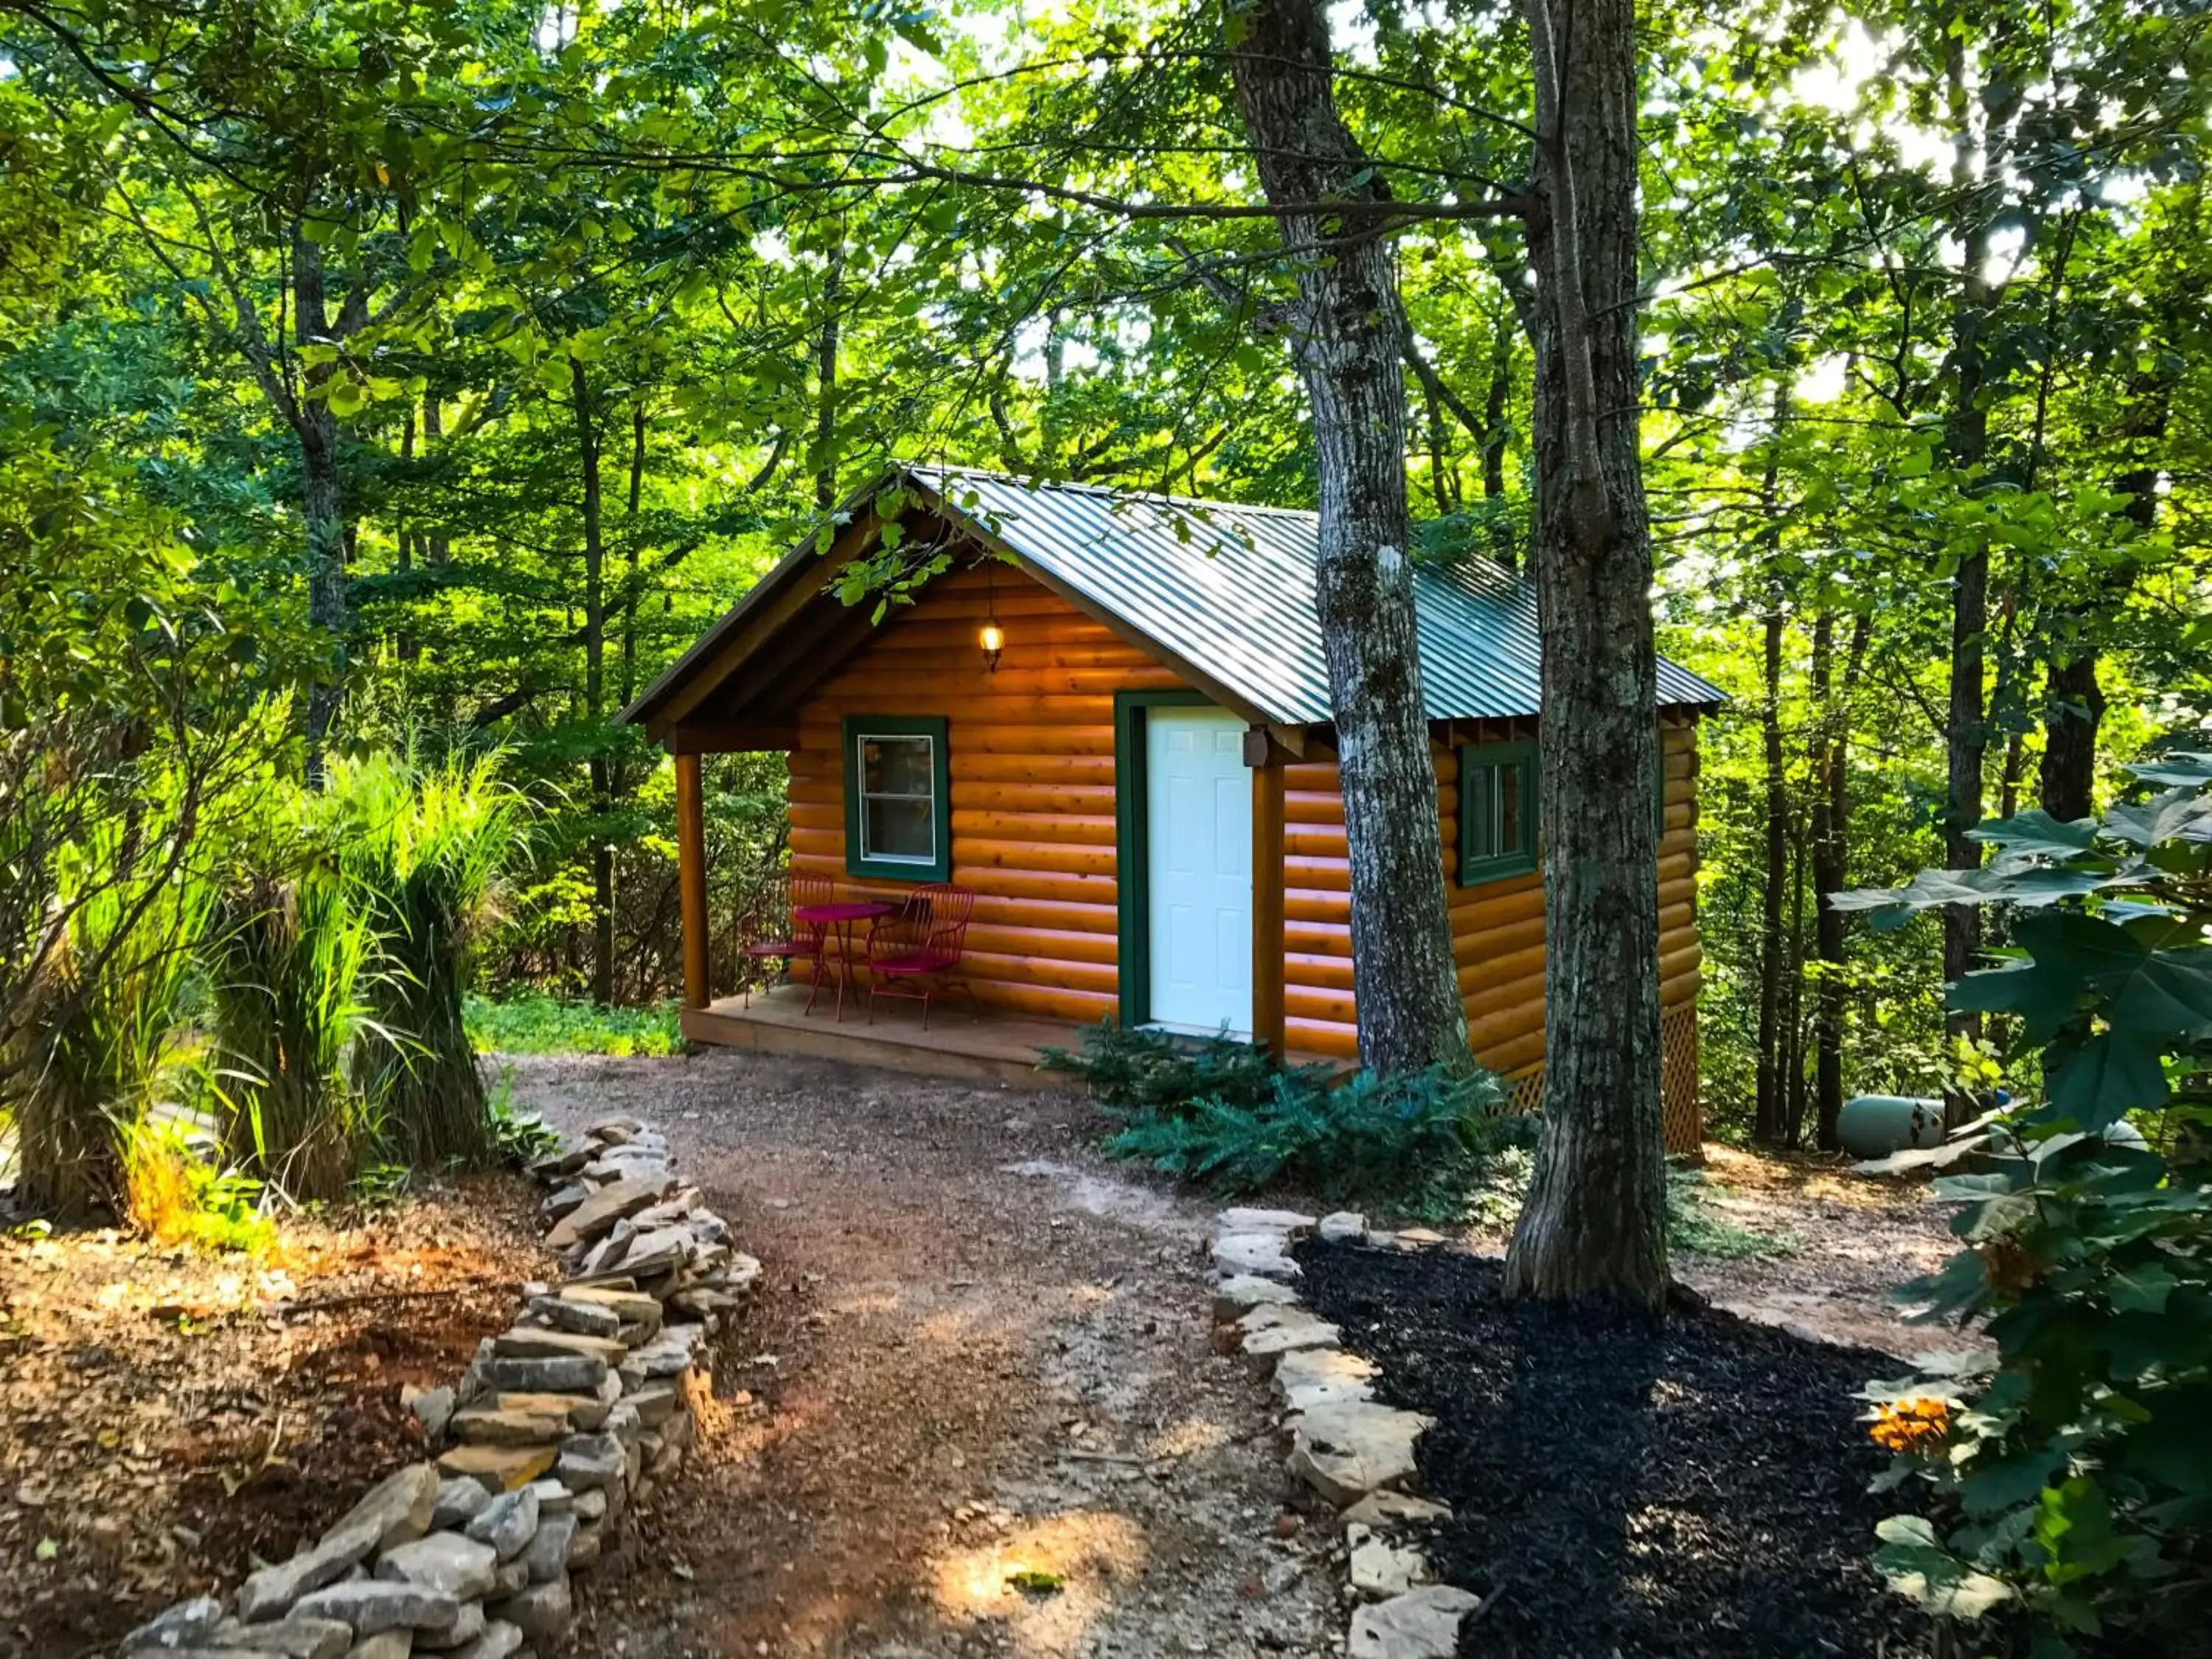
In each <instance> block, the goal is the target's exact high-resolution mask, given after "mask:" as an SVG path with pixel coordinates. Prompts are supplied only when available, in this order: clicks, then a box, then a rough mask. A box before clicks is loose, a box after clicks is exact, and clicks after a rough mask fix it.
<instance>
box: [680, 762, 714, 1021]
mask: <svg viewBox="0 0 2212 1659" xmlns="http://www.w3.org/2000/svg"><path fill="white" fill-rule="evenodd" d="M676 878H677V891H678V911H679V912H680V914H681V915H682V916H683V928H684V1006H685V1007H686V1008H703V1007H705V1006H707V1000H708V990H707V819H706V809H705V802H704V799H703V798H702V794H701V792H700V787H699V757H698V756H696V755H678V756H677V757H676Z"/></svg>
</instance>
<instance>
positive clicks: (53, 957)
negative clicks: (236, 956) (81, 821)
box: [7, 801, 210, 1222]
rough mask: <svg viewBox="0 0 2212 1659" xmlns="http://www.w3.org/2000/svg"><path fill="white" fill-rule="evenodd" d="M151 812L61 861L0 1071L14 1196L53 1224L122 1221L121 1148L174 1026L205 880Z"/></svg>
mask: <svg viewBox="0 0 2212 1659" xmlns="http://www.w3.org/2000/svg"><path fill="white" fill-rule="evenodd" d="M172 833H173V827H172V828H164V827H163V825H162V824H161V807H160V805H159V804H158V801H157V803H156V805H155V806H154V807H152V808H150V809H149V810H147V811H144V812H143V813H142V814H141V815H140V816H139V817H137V820H136V821H135V822H134V821H131V820H130V819H127V818H125V817H122V816H120V815H118V816H116V817H108V818H105V819H102V820H100V821H99V822H97V823H94V824H93V825H91V826H90V828H89V830H88V834H87V835H86V836H85V838H84V839H83V841H82V842H80V843H78V844H76V845H75V846H72V847H71V848H68V849H67V854H66V856H65V857H64V859H63V860H62V861H61V862H62V868H61V872H60V874H61V889H60V891H59V892H58V895H57V896H56V900H55V915H56V916H57V918H58V920H57V921H55V923H54V924H53V925H54V926H55V927H56V928H57V931H58V938H57V939H55V940H54V941H53V943H52V946H51V948H50V949H49V951H48V952H47V955H46V963H45V965H44V968H43V970H42V972H41V974H40V978H39V980H38V981H36V983H35V984H34V985H33V989H32V994H31V1002H30V1009H31V1012H30V1018H29V1019H28V1021H27V1025H26V1028H25V1030H24V1031H23V1032H22V1034H21V1036H20V1037H19V1038H18V1040H17V1043H18V1052H17V1054H15V1055H14V1056H11V1061H12V1063H11V1064H10V1065H9V1066H8V1067H7V1075H8V1081H9V1085H10V1089H9V1116H10V1117H11V1118H12V1119H13V1121H14V1125H15V1141H16V1157H17V1160H18V1162H19V1164H20V1165H21V1198H22V1200H23V1201H24V1202H25V1203H26V1205H27V1206H28V1207H29V1208H31V1209H32V1210H33V1211H35V1212H39V1213H40V1214H43V1215H46V1216H49V1217H51V1218H53V1219H56V1220H59V1221H65V1222H80V1221H85V1220H89V1219H91V1218H94V1216H96V1215H99V1214H101V1213H105V1214H107V1215H111V1216H118V1215H120V1214H122V1213H123V1212H125V1210H126V1209H127V1208H128V1205H129V1196H128V1192H127V1188H128V1180H127V1167H126V1166H127V1158H126V1152H127V1149H128V1147H129V1146H130V1144H131V1136H132V1133H133V1132H134V1130H135V1128H136V1127H137V1125H138V1123H139V1122H140V1121H142V1119H143V1117H144V1116H145V1114H146V1112H147V1110H148V1109H149V1106H150V1105H151V1103H152V1100H153V1091H154V1087H155V1079H156V1078H157V1076H158V1075H159V1074H160V1073H161V1068H162V1065H163V1062H164V1059H165V1056H166V1055H167V1052H168V1049H169V1046H170V1043H171V1041H172V1039H173V1036H174V1033H175V1031H176V1028H177V1023H178V1010H179V1004H180V1002H181V1000H182V998H183V995H184V993H185V984H186V980H187V975H188V971H189V969H190V964H191V945H192V943H193V941H194V939H196V937H197V933H198V931H199V928H200V927H201V926H202V923H203V921H204V917H205V915H206V914H207V909H208V905H209V900H210V892H209V889H208V886H207V884H206V882H205V881H204V878H202V877H201V876H200V874H199V873H198V872H197V870H196V869H194V868H193V867H192V866H191V865H190V864H189V863H188V862H186V861H185V860H182V859H179V858H176V857H173V856H171V855H170V850H169V837H170V836H171V834H172Z"/></svg>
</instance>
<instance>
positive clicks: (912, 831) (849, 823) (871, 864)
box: [845, 714, 952, 881]
mask: <svg viewBox="0 0 2212 1659" xmlns="http://www.w3.org/2000/svg"><path fill="white" fill-rule="evenodd" d="M949 779H950V774H949V768H948V763H947V758H946V755H945V720H943V719H942V718H941V717H936V716H925V717H921V718H916V717H915V716H912V715H891V714H881V715H867V714H851V715H848V716H847V717H846V719H845V868H846V870H847V872H848V873H850V874H852V875H855V876H888V877H890V878H893V879H894V880H906V881H943V880H945V878H946V875H947V874H948V872H950V871H951V865H952V857H951V854H952V833H951V829H952V814H951V787H950V781H949Z"/></svg>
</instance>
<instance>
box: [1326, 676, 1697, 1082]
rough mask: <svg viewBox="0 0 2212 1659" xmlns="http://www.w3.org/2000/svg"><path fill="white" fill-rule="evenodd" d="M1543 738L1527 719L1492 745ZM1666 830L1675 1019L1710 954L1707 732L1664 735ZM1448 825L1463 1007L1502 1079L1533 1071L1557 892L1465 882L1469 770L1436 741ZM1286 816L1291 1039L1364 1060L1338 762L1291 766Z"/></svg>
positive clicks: (1449, 883)
mask: <svg viewBox="0 0 2212 1659" xmlns="http://www.w3.org/2000/svg"><path fill="white" fill-rule="evenodd" d="M1530 736H1534V726H1533V724H1527V725H1523V724H1522V723H1516V724H1515V725H1514V726H1511V727H1506V726H1500V727H1499V729H1498V730H1495V731H1492V730H1489V729H1484V730H1483V731H1482V732H1480V737H1481V738H1484V739H1489V738H1506V737H1530ZM1661 750H1662V762H1661V763H1662V767H1663V769H1664V771H1665V776H1666V801H1667V811H1666V820H1665V822H1666V829H1665V833H1664V836H1663V837H1662V840H1661V842H1660V846H1659V972H1660V1003H1661V1006H1662V1012H1671V1011H1673V1010H1674V1009H1675V1008H1676V1007H1678V1006H1681V1005H1685V1004H1688V1003H1691V1002H1693V1001H1694V1000H1696V997H1697V994H1698V985H1699V969H1700V965H1701V963H1702V961H1703V957H1702V956H1701V953H1700V951H1699V945H1698V927H1697V908H1696V891H1697V865H1698V845H1697V728H1696V727H1695V726H1693V725H1692V724H1691V723H1690V722H1689V721H1687V720H1680V721H1670V722H1668V724H1667V725H1666V726H1663V727H1662V732H1661ZM1431 757H1432V758H1433V759H1434V761H1435V763H1436V768H1437V829H1438V831H1439V833H1440V834H1441V836H1442V839H1443V866H1444V875H1445V880H1446V888H1445V892H1446V896H1447V898H1448V901H1449V906H1450V910H1451V924H1452V955H1453V959H1454V961H1455V963H1456V964H1457V967H1458V969H1459V989H1460V1000H1461V1002H1462V1006H1464V1007H1465V1008H1466V1010H1467V1018H1468V1040H1469V1042H1470V1043H1471V1044H1472V1045H1473V1047H1474V1053H1475V1057H1476V1058H1477V1059H1479V1060H1481V1061H1482V1063H1483V1064H1484V1065H1486V1066H1489V1067H1490V1068H1491V1069H1492V1070H1493V1071H1496V1072H1499V1073H1506V1074H1511V1073H1518V1072H1525V1071H1527V1070H1528V1069H1529V1068H1530V1067H1532V1066H1537V1065H1539V1064H1541V1061H1542V1060H1543V1058H1544V889H1543V880H1542V878H1541V876H1539V875H1537V874H1534V873H1531V874H1528V875H1525V876H1514V877H1509V878H1506V879H1505V880H1504V881H1495V882H1485V883H1484V884H1481V885H1480V886H1477V887H1471V888H1462V887H1461V886H1459V885H1458V884H1457V880H1456V876H1457V866H1458V859H1459V824H1458V807H1459V768H1458V753H1457V748H1456V744H1454V745H1452V746H1449V747H1448V746H1445V745H1443V744H1437V745H1432V746H1431ZM1285 782H1286V785H1287V787H1286V789H1285V796H1284V800H1285V807H1284V816H1285V821H1286V822H1285V832H1284V843H1285V853H1286V857H1285V879H1286V881H1287V882H1288V884H1289V891H1288V894H1287V896H1286V902H1285V910H1286V913H1287V916H1288V920H1287V921H1285V925H1284V943H1285V950H1286V952H1287V956H1288V960H1287V962H1286V963H1285V971H1284V979H1285V1001H1286V1005H1287V1006H1288V1009H1289V1013H1290V1019H1289V1027H1290V1029H1289V1032H1288V1036H1289V1041H1290V1044H1291V1047H1292V1048H1304V1049H1307V1050H1310V1051H1311V1052H1313V1053H1316V1054H1340V1055H1351V1054H1356V1053H1357V1052H1358V1028H1357V1026H1356V1024H1354V1020H1355V1007H1354V1004H1353V999H1352V925H1351V910H1350V892H1349V889H1350V885H1351V883H1350V878H1349V866H1348V864H1347V863H1346V854H1345V845H1344V797H1343V795H1342V793H1340V789H1339V787H1338V781H1337V775H1336V763H1334V761H1333V760H1319V761H1309V762H1304V763H1296V764H1293V765H1291V767H1289V768H1288V769H1287V776H1286V779H1285Z"/></svg>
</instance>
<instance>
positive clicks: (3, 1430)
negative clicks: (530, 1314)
mask: <svg viewBox="0 0 2212 1659" xmlns="http://www.w3.org/2000/svg"><path fill="white" fill-rule="evenodd" d="M533 1202H534V1200H533V1195H532V1193H531V1191H530V1188H529V1187H528V1185H527V1183H526V1182H523V1181H522V1180H521V1179H520V1177H514V1178H505V1179H494V1180H486V1181H477V1182H471V1183H469V1185H468V1186H467V1187H466V1188H465V1189H462V1190H459V1191H453V1190H447V1191H445V1192H442V1193H434V1194H428V1195H424V1196H421V1197H416V1198H410V1199H408V1200H405V1201H404V1202H402V1203H400V1204H398V1205H397V1206H392V1207H391V1208H389V1209H386V1210H381V1211H378V1212H374V1213H373V1214H371V1215H369V1216H368V1217H367V1218H362V1217H358V1216H356V1217H343V1216H341V1217H337V1218H331V1219H328V1220H325V1219H300V1220H295V1221H293V1222H290V1223H288V1224H287V1225H285V1227H284V1228H283V1231H282V1233H281V1235H280V1237H279V1241H278V1243H276V1246H275V1248H274V1249H272V1250H271V1251H270V1253H269V1254H267V1255H263V1256H258V1257H248V1256H242V1255H208V1254H204V1253H201V1252H197V1251H187V1250H184V1249H168V1248H166V1247H163V1246H161V1245H158V1244H154V1243H149V1242H147V1241H145V1240H143V1239H137V1238H133V1237H128V1236H125V1235H120V1234H118V1233H116V1232H113V1231H94V1232H73V1233H63V1234H57V1235H55V1236H53V1237H40V1236H38V1234H37V1232H36V1231H34V1230H18V1231H16V1232H15V1233H14V1234H12V1235H0V1564H4V1567H5V1570H4V1571H0V1656H5V1659H15V1656H18V1655H28V1654H32V1653H36V1654H39V1655H40V1656H41V1659H76V1656H79V1655H89V1654H94V1653H99V1652H105V1651H107V1650H109V1648H110V1647H111V1646H112V1643H113V1641H114V1639H115V1638H117V1637H118V1636H120V1635H121V1634H122V1633H123V1632H125V1631H127V1630H129V1629H130V1628H131V1627H132V1626H134V1625H137V1624H138V1623H139V1622H141V1621H142V1620H145V1619H147V1618H149V1617H151V1616H152V1615H153V1614H154V1613H156V1612H159V1611H160V1610H161V1608H162V1607H166V1606H167V1605H168V1604H169V1603H170V1602H172V1601H176V1600H178V1599H179V1598H181V1597H182V1596H185V1595H191V1594H195V1593H197V1592H199V1591H201V1590H204V1589H207V1588H209V1587H210V1585H213V1584H218V1583H220V1584H222V1585H225V1586H228V1585H231V1584H234V1583H236V1582H237V1580H238V1579H239V1578H240V1577H242V1576H243V1575H244V1573H245V1572H246V1569H247V1567H248V1565H250V1560H249V1558H250V1557H251V1556H253V1555H258V1556H260V1557H262V1558H263V1559H276V1558H281V1557H283V1556H285V1555H289V1553H291V1551H292V1550H293V1548H294V1547H295V1546H296V1545H297V1544H298V1543H300V1542H301V1541H302V1540H303V1539H305V1538H307V1537H310V1536H312V1535H313V1534H315V1533H317V1532H319V1530H320V1529H321V1528H323V1527H324V1526H325V1525H327V1524H328V1523H329V1522H331V1520H333V1519H335V1518H336V1517H337V1515H338V1513H339V1512H340V1511H341V1510H343V1509H344V1508H345V1507H346V1506H347V1505H348V1504H350V1503H351V1502H352V1501H353V1499H354V1498H356V1497H358V1496H359V1495H360V1492H361V1491H362V1488H363V1487H364V1486H368V1484H369V1483H371V1482H372V1481H374V1480H377V1479H379V1478H380V1477H381V1476H382V1475H384V1474H387V1473H388V1472H390V1471H391V1470H392V1469H394V1468H398V1466H399V1465H400V1464H401V1463H403V1462H407V1461H408V1460H410V1458H413V1457H416V1456H419V1455H421V1451H422V1430H421V1427H420V1425H417V1424H416V1421H415V1419H413V1417H412V1416H410V1415H409V1414H408V1413H406V1412H405V1411H404V1409H402V1407H400V1404H399V1391H400V1388H401V1386H402V1385H403V1384H405V1383H417V1384H421V1383H431V1382H447V1381H450V1380H451V1379H452V1378H453V1376H455V1375H456V1374H458V1373H459V1370H461V1368H462V1367H463V1366H464V1365H465V1364H467V1363H468V1358H469V1356H470V1354H471V1352H473V1351H474V1350H475V1347H476V1345H477V1340H479V1339H480V1338H482V1337H483V1336H486V1335H489V1334H492V1333H494V1332H495V1331H498V1330H501V1329H503V1328H505V1326H506V1325H507V1322H508V1321H509V1320H510V1319H511V1317H512V1316H513V1311H514V1309H515V1306H516V1304H517V1299H518V1297H519V1295H520V1285H521V1283H522V1281H523V1280H524V1279H528V1278H531V1277H533V1276H537V1275H540V1274H544V1273H546V1272H547V1271H548V1270H549V1268H550V1265H551V1259H550V1257H549V1256H547V1255H544V1253H543V1252H542V1251H540V1250H539V1249H538V1248H537V1246H536V1244H535V1243H534V1242H533V1237H534V1235H533V1229H532V1225H531V1221H532V1206H533Z"/></svg>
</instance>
